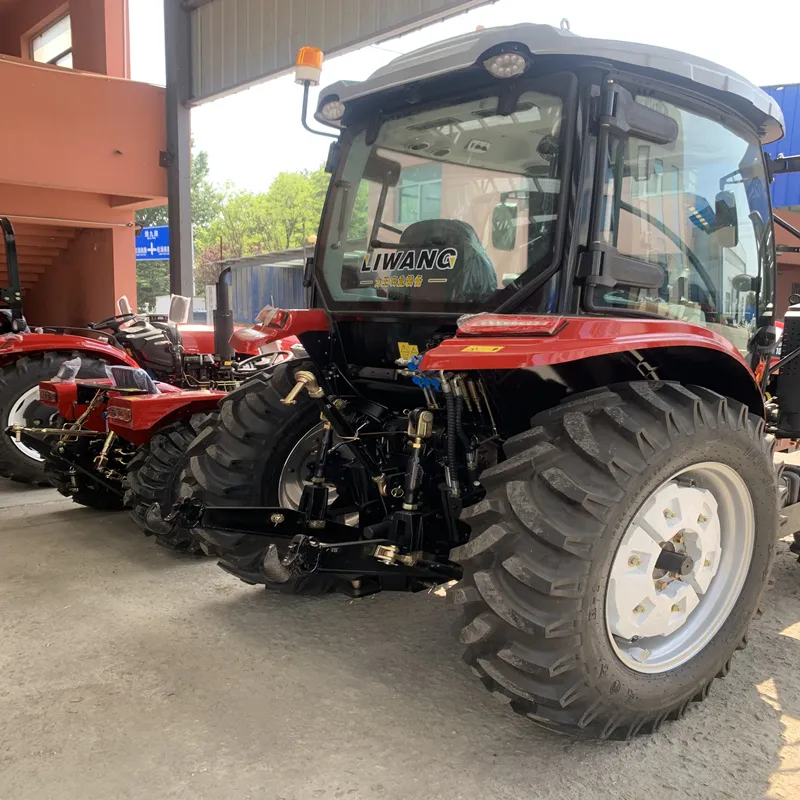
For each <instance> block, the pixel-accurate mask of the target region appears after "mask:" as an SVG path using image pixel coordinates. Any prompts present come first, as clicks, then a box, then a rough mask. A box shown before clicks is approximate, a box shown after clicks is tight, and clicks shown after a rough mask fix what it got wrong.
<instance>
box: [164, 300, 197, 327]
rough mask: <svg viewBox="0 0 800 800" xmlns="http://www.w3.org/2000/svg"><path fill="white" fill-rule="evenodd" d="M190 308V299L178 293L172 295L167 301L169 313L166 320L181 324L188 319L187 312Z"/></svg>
mask: <svg viewBox="0 0 800 800" xmlns="http://www.w3.org/2000/svg"><path fill="white" fill-rule="evenodd" d="M191 310H192V299H191V298H190V297H184V296H183V295H180V294H174V295H172V300H170V303H169V314H167V321H168V322H174V323H175V324H176V325H183V324H185V323H186V322H188V321H189V314H190V312H191Z"/></svg>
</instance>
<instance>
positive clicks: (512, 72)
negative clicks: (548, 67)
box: [483, 53, 528, 78]
mask: <svg viewBox="0 0 800 800" xmlns="http://www.w3.org/2000/svg"><path fill="white" fill-rule="evenodd" d="M483 66H484V67H486V69H487V71H488V72H489V74H490V75H494V77H495V78H516V77H517V75H522V73H523V72H525V68H526V67H527V66H528V61H527V59H526V58H525V56H523V55H522V54H521V53H498V54H497V55H496V56H491V57H490V58H487V59H486V61H484V62H483Z"/></svg>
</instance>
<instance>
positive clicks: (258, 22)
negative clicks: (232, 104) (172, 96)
mask: <svg viewBox="0 0 800 800" xmlns="http://www.w3.org/2000/svg"><path fill="white" fill-rule="evenodd" d="M171 2H179V0H171ZM488 2H493V0H183V8H184V9H185V10H186V11H187V12H188V13H189V15H190V20H189V25H190V49H191V63H192V68H191V73H192V74H191V87H190V101H191V103H192V104H198V103H201V102H206V101H208V100H213V99H214V98H216V97H220V96H222V95H224V94H229V93H231V92H233V91H236V90H238V89H243V88H245V87H247V86H251V85H252V84H254V83H258V82H259V81H263V80H266V79H267V78H270V77H275V76H276V75H280V74H283V73H286V72H289V71H290V70H291V69H292V68H293V66H294V62H295V57H296V56H297V51H298V49H299V48H300V47H302V46H303V45H311V46H313V47H319V48H320V49H322V51H323V52H324V53H325V55H326V56H331V55H334V54H338V53H342V52H345V51H347V50H350V49H353V48H356V47H361V46H363V45H365V44H369V43H372V42H378V41H383V40H385V39H389V38H391V37H392V36H398V35H400V34H401V33H407V32H408V31H411V30H415V29H417V28H421V27H423V26H424V25H427V24H429V23H431V22H435V21H436V20H440V19H445V18H446V17H449V16H452V15H454V14H458V13H461V12H463V11H467V10H468V9H470V8H474V7H476V6H480V5H485V4H486V3H488Z"/></svg>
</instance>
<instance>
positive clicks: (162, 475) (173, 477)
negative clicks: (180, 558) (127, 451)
mask: <svg viewBox="0 0 800 800" xmlns="http://www.w3.org/2000/svg"><path fill="white" fill-rule="evenodd" d="M216 416H217V415H216V414H195V415H194V416H192V417H190V418H189V419H186V420H180V421H178V422H175V423H173V424H172V425H167V426H166V427H165V428H163V429H162V430H160V431H159V432H158V433H156V434H155V435H154V436H153V437H152V438H151V439H150V441H149V442H148V443H147V444H144V445H142V446H141V447H140V448H139V449H138V450H137V451H136V455H135V456H134V457H133V458H132V459H131V461H130V464H128V473H127V480H126V483H127V490H126V492H125V504H126V505H127V506H128V507H129V508H130V509H131V512H130V514H131V519H132V520H133V521H134V522H135V523H136V524H137V525H138V526H139V527H140V528H141V529H142V531H144V533H145V534H146V535H147V536H155V538H156V542H157V543H158V544H160V545H161V546H162V547H166V548H168V549H170V550H188V551H189V552H193V553H198V552H202V551H201V549H200V547H199V545H198V544H197V542H196V541H195V538H194V537H193V536H192V534H191V531H187V530H186V529H185V528H180V527H178V528H175V529H174V530H172V531H171V532H170V533H167V534H165V533H160V532H159V531H157V530H154V529H153V528H151V526H150V524H149V522H148V519H147V511H148V509H149V508H150V507H151V506H152V505H153V504H154V503H158V504H159V506H160V507H161V509H162V510H163V512H164V513H166V512H167V511H169V509H170V508H171V507H172V505H173V503H174V502H175V499H176V498H177V496H178V485H179V482H180V475H181V472H182V470H183V468H184V467H185V466H186V461H187V458H188V450H189V446H190V445H191V443H192V442H193V441H194V440H195V438H196V437H197V436H198V435H199V434H200V433H201V432H202V431H203V429H204V428H205V427H206V426H207V425H209V424H210V423H211V422H213V420H214V419H215V418H216Z"/></svg>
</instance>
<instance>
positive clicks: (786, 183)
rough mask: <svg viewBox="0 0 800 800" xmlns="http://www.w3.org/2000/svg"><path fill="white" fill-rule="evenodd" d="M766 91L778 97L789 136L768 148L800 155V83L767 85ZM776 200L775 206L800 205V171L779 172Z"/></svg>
mask: <svg viewBox="0 0 800 800" xmlns="http://www.w3.org/2000/svg"><path fill="white" fill-rule="evenodd" d="M764 91H765V92H766V93H767V94H769V95H771V96H772V97H774V98H775V99H776V100H777V101H778V105H779V106H780V107H781V111H783V117H784V119H785V121H786V136H784V137H783V139H779V140H778V141H777V142H774V143H773V144H770V145H767V146H766V147H765V148H764V150H765V151H766V152H767V153H769V154H770V155H771V156H777V155H778V154H779V153H783V155H785V156H796V155H800V84H789V85H785V86H765V87H764ZM772 204H773V205H774V206H775V208H795V209H796V208H798V207H800V173H797V172H795V173H790V174H788V175H776V176H775V182H774V183H773V184H772Z"/></svg>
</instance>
